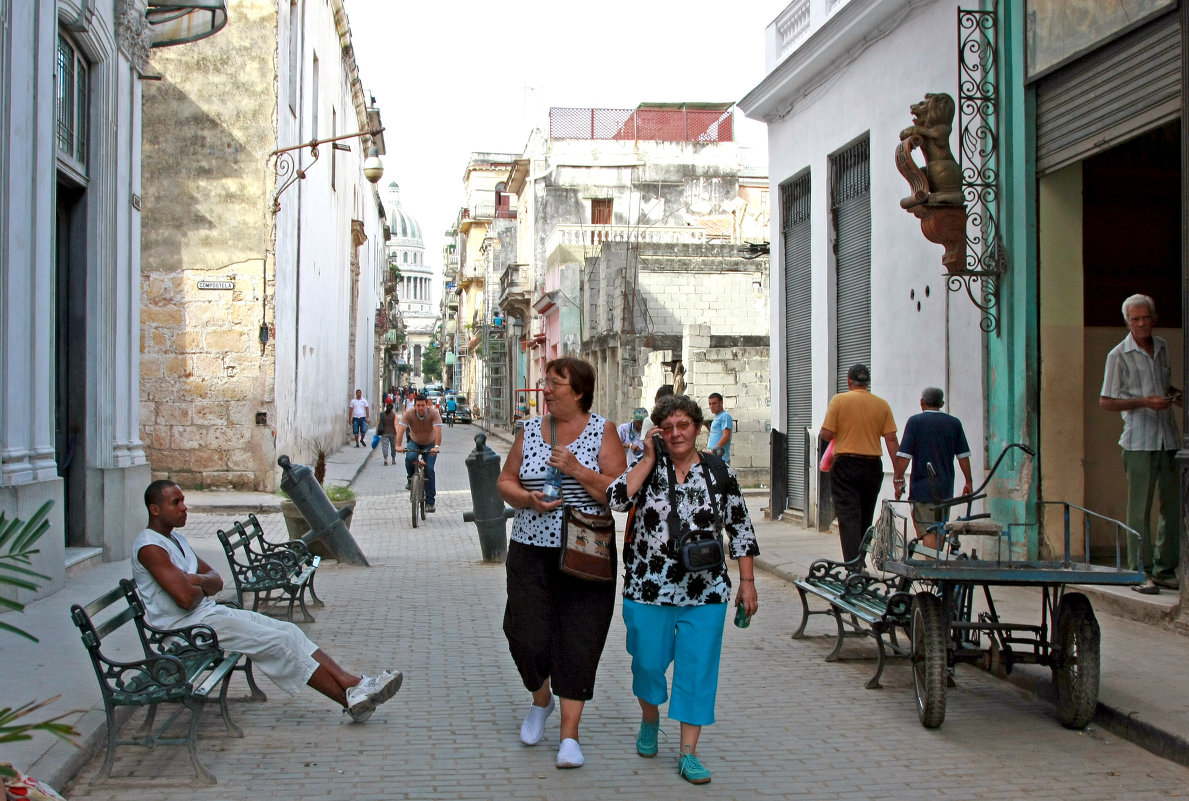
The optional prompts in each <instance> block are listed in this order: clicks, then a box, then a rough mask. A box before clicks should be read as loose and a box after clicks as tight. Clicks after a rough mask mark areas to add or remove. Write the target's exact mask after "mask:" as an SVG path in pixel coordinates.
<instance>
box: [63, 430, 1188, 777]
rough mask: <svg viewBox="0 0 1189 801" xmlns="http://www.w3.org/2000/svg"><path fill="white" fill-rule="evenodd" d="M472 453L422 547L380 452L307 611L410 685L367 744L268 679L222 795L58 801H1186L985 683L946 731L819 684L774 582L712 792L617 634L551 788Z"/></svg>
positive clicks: (450, 438) (121, 759) (217, 762)
mask: <svg viewBox="0 0 1189 801" xmlns="http://www.w3.org/2000/svg"><path fill="white" fill-rule="evenodd" d="M477 432H478V429H477V428H475V427H472V426H456V427H454V428H452V429H446V431H445V443H444V447H443V454H442V455H441V456H440V457H439V460H438V500H437V512H436V513H435V514H433V515H430V516H429V518H428V520H427V521H426V522H425V523H424V524H423V525H422V526H421V527H419V528H417V529H416V530H414V529H411V528H410V527H409V524H408V514H409V506H408V500H407V494H406V493H405V492H404V489H403V488H404V471H403V467H401V466H400V465H397V466H388V467H385V466H384V465H383V463H382V459H381V455H380V452H379V451H378V450H377V451H373V452H372V453H371V455H370V457H369V459H368V462H367V464H366V466H365V467H364V468H363V470H362V472H361V473H360V474H359V476H358V478H357V479H356V480H355V482H354V484H353V486H354V488H355V490H356V491H357V493H358V494H359V496H360V502H359V505H358V508H357V511H356V514H355V516H354V520H353V522H352V533H353V534H354V536H355V537H356V539H357V541H358V542H359V545H360V547H361V548H362V550H363V551H364V553H365V554H366V555H367V556H368V559H369V560H370V561H371V567H370V568H364V569H360V568H348V567H340V566H339V565H338V564H337V563H335V562H329V563H327V564H325V565H324V566H323V567H322V568H321V569H320V570H319V572H318V579H317V587H318V593H319V595H320V596H321V598H322V599H323V600H324V601H325V602H326V607H325V608H323V609H315V610H313V611H314V614H315V615H316V617H317V622H316V623H312V624H308V625H305V626H304V628H305V630H306V631H307V633H309V635H310V636H311V638H312V639H313V640H314V641H315V642H316V643H318V644H319V645H320V646H321V647H322V648H324V649H325V650H326V651H327V652H328V653H330V654H331V655H332V656H334V657H335V658H336V659H337V660H338V661H339V662H340V663H342V664H343V666H344V667H346V668H348V669H350V670H354V671H358V672H365V673H375V672H377V671H378V670H380V669H381V668H392V669H398V670H402V671H404V674H405V682H404V686H403V688H402V689H401V691H400V692H399V693H398V694H397V696H396V697H395V698H394V699H393V700H392V701H390V702H388V703H387V704H385V705H384V706H382V707H380V708H379V709H378V710H377V712H376V713H375V715H374V716H373V717H372V719H371V720H370V721H369V722H368V723H367V724H365V725H352V724H350V723H344V722H342V715H341V714H340V711H339V710H338V708H336V707H335V706H333V705H332V704H331V703H330V702H328V701H327V700H326V699H325V698H323V697H322V696H320V695H318V694H317V693H315V692H313V691H309V692H303V693H302V694H300V695H299V696H297V697H296V698H287V697H286V696H284V694H283V693H281V692H280V691H279V690H278V689H277V688H276V687H275V686H274V685H272V684H271V683H270V682H268V681H267V680H263V679H262V681H261V684H262V687H263V689H264V690H265V692H266V693H268V695H269V700H268V702H267V703H266V704H262V705H254V704H235V705H233V707H232V715H233V719H234V720H235V721H236V722H237V723H238V724H239V725H240V726H241V727H242V728H243V730H244V733H245V737H244V738H243V739H242V740H241V739H235V738H232V737H230V736H227V735H226V734H224V732H223V729H222V725H221V722H220V721H219V718H218V715H217V714H214V713H213V711H212V710H209V709H208V712H207V714H206V715H205V716H204V720H203V725H202V731H201V734H200V738H199V751H200V754H201V756H202V759H203V761H204V762H205V764H206V765H207V767H208V768H209V769H210V770H211V771H212V772H213V773H215V775H217V776H218V777H219V785H218V787H216V788H212V789H195V788H191V787H189V786H188V783H189V780H190V778H191V771H190V767H189V764H188V761H187V760H186V758H185V755H184V752H182V751H181V750H180V749H177V748H158V749H156V750H154V751H145V750H144V749H139V748H136V747H123V748H121V749H120V750H119V752H118V759H117V762H116V767H115V769H114V771H113V773H114V775H116V776H118V777H125V778H121V779H119V780H115V781H111V782H92V781H91V777H92V776H93V774H94V772H95V770H96V769H97V767H98V765H99V761H100V759H101V756H100V757H97V758H95V759H93V760H92V761H91V762H90V763H89V764H88V765H87V766H86V767H85V768H84V769H83V771H82V772H81V773H80V774H79V777H78V779H76V781H75V782H74V783H73V784H72V785H71V786H69V787H67V788H64V794H65V795H66V796H67V797H68V798H70V799H72V801H84V800H86V801H90V800H93V801H115V800H116V799H119V800H120V801H134V800H135V799H145V800H146V801H147V800H148V799H154V800H155V799H160V798H183V797H185V798H203V799H222V798H233V797H234V798H248V799H252V801H270V800H271V799H277V800H278V801H280V800H281V799H284V801H292V799H299V798H342V799H352V800H353V801H370V800H371V799H402V798H409V799H501V798H516V799H538V798H539V799H545V798H552V799H561V798H564V799H607V798H618V797H624V798H639V797H651V798H657V799H670V798H672V799H677V798H682V799H688V798H690V797H692V796H693V795H695V794H703V795H705V797H707V798H715V799H755V798H811V799H856V801H857V800H858V799H864V801H865V800H866V799H872V798H907V797H914V798H931V799H933V798H936V799H947V798H955V799H958V798H961V799H970V798H992V797H998V798H1006V799H1016V798H1025V797H1027V798H1045V799H1070V801H1074V799H1076V801H1092V800H1093V799H1102V801H1108V800H1111V801H1113V799H1119V798H1128V799H1135V798H1145V799H1149V798H1150V799H1155V798H1169V797H1173V796H1176V795H1184V794H1186V793H1189V769H1186V768H1183V767H1180V766H1178V765H1176V764H1174V763H1172V762H1168V761H1165V760H1162V759H1159V758H1158V757H1156V756H1153V755H1152V754H1150V753H1148V752H1146V751H1144V750H1141V749H1140V748H1138V747H1136V746H1134V745H1132V744H1130V743H1128V742H1125V741H1121V740H1119V739H1118V738H1116V737H1114V736H1110V735H1107V734H1106V733H1105V732H1102V731H1100V730H1098V729H1096V728H1094V727H1091V728H1090V729H1088V730H1087V731H1084V732H1074V731H1069V730H1066V729H1064V728H1062V727H1061V726H1060V724H1059V723H1058V722H1057V720H1056V717H1055V711H1054V710H1053V708H1052V707H1051V706H1050V705H1047V704H1044V703H1042V702H1038V701H1036V700H1034V699H1032V698H1031V697H1029V696H1027V695H1025V694H1024V693H1023V692H1021V691H1019V690H1017V689H1016V688H1014V687H1013V686H1011V685H1009V684H1008V683H1005V682H1001V681H998V680H996V679H994V678H991V677H989V676H987V675H985V674H982V673H980V672H978V671H976V670H973V669H968V668H962V669H960V670H959V673H958V682H959V685H960V687H961V691H960V692H957V693H954V694H953V695H952V696H951V701H950V704H949V709H948V713H947V717H946V721H945V724H944V726H942V727H941V728H940V729H937V730H932V731H930V730H926V729H924V728H922V727H921V726H920V724H919V723H918V721H917V717H916V711H915V708H914V702H913V697H912V692H911V678H910V675H909V671H908V667H907V665H906V663H904V662H903V661H897V662H893V663H891V665H890V666H889V668H888V670H887V671H886V672H885V674H884V679H883V683H884V689H882V690H874V691H871V690H865V689H863V683H864V681H865V680H866V678H867V677H868V676H869V674H870V668H871V662H870V661H868V660H855V661H851V662H845V661H844V662H839V663H836V664H826V663H824V662H823V661H822V658H823V656H824V655H825V653H826V651H827V650H828V647H827V638H826V637H824V636H820V637H814V638H810V639H808V640H803V641H793V640H792V639H790V637H789V634H790V633H791V631H792V630H793V629H794V628H795V625H796V623H797V621H798V620H799V616H800V606H799V602H798V600H797V595H796V592H795V591H794V589H793V588H792V586H791V585H790V584H788V583H786V582H785V581H783V580H781V579H778V578H775V577H773V576H771V575H767V574H764V573H762V572H760V573H759V574H758V578H757V581H758V585H759V586H758V589H759V595H760V603H761V610H760V613H759V615H758V616H757V617H756V618H755V620H754V621H753V623H752V625H751V627H750V628H749V629H746V630H740V629H736V628H734V627H733V626H730V625H728V626H727V631H726V636H725V642H724V650H723V661H722V678H721V683H720V689H719V695H718V705H717V714H718V723H717V724H716V725H714V726H712V727H709V728H707V729H706V730H705V732H704V733H703V736H702V740H701V744H700V747H699V752H700V755H701V756H702V759H703V761H704V762H705V764H706V765H707V767H709V768H710V769H711V770H712V771H713V774H714V776H713V782H712V784H710V785H709V786H708V787H705V788H702V789H697V788H693V787H691V786H690V785H688V784H686V783H685V782H684V781H682V780H681V779H680V778H679V777H678V775H677V767H676V764H677V763H676V752H677V742H678V741H677V736H676V733H677V729H678V727H677V724H676V723H675V722H673V721H669V720H667V719H662V726H661V727H662V729H663V730H664V731H666V732H668V736H667V738H666V737H662V739H661V753H660V755H659V756H658V758H656V759H641V758H639V757H637V756H636V754H635V749H634V738H635V733H636V725H637V722H638V719H639V708H638V706H637V705H636V702H635V699H634V698H633V696H632V694H631V673H630V668H629V660H628V656H627V653H626V651H625V649H624V627H623V623H622V620H621V619H620V618H619V617H618V615H617V616H616V618H615V620H614V622H613V624H612V629H611V634H610V636H609V638H608V642H607V647H606V650H605V652H604V656H603V661H602V665H601V669H600V674H599V684H598V686H597V688H596V695H595V698H594V700H593V701H592V702H591V703H589V704H588V705H587V707H586V712H585V716H584V718H583V722H582V729H581V735H582V746H583V751H584V753H585V756H586V765H585V766H584V767H583V768H581V769H580V770H570V771H559V770H557V769H556V768H555V767H554V758H555V754H556V747H555V745H554V744H555V743H556V741H557V737H558V719H559V715H556V714H555V715H554V716H552V717H551V718H550V720H549V722H548V725H547V727H546V734H545V739H544V740H543V741H542V743H541V744H540V745H538V746H536V747H533V748H526V747H524V746H522V745H521V744H520V742H519V740H518V739H517V732H518V728H519V725H520V721H521V717H522V716H523V713H524V711H525V709H526V708H527V705H528V701H529V695H528V693H527V692H526V691H525V690H524V688H523V687H521V686H520V681H519V678H518V676H517V673H516V670H515V667H514V665H513V663H512V660H511V657H510V656H509V655H508V651H507V647H506V644H505V640H504V636H503V633H502V631H501V622H502V614H503V605H504V571H503V567H502V565H492V564H484V563H483V562H482V561H481V560H480V552H479V545H478V539H477V536H476V534H475V528H474V526H473V525H471V524H465V523H463V521H462V513H463V512H465V511H467V510H469V509H470V506H471V504H470V494H469V492H468V490H467V478H466V469H465V466H464V464H463V459H464V458H465V456H466V455H467V453H468V452H469V451H470V449H471V448H472V447H473V441H472V437H473V435H474V434H475V433H477ZM491 444H492V445H493V446H494V447H496V448H497V449H499V450H502V449H503V446H502V444H501V443H498V442H493V443H491ZM501 455H502V454H501ZM752 511H753V514H754V515H757V516H758V515H759V511H758V510H757V509H753V510H752ZM228 522H230V521H229V520H227V519H223V518H218V517H215V516H212V515H197V514H195V515H191V518H190V523H189V525H188V526H187V528H186V534H187V535H188V536H189V537H190V539H191V541H192V542H193V544H194V545H195V548H196V550H198V552H199V554H200V555H201V556H203V558H205V559H206V560H207V561H208V562H210V563H211V564H212V565H214V566H215V567H216V568H218V569H219V570H220V572H222V573H223V576H224V578H225V580H226V581H227V582H228V583H230V577H229V575H228V574H227V572H226V559H225V557H224V556H223V553H222V551H221V549H220V547H219V544H218V541H217V539H216V538H215V536H214V535H215V530H216V529H217V528H218V527H220V526H221V525H225V524H226V523H228ZM262 522H263V524H264V526H265V530H266V532H267V533H268V535H269V537H270V538H271V539H280V538H282V537H283V533H284V524H283V522H282V520H281V518H280V516H279V515H269V516H267V517H265V518H263V519H262ZM763 545H764V543H763V538H762V533H761V538H760V547H761V549H762V548H763ZM811 630H814V629H813V628H811ZM825 630H826V629H825V628H824V627H822V626H820V625H819V626H818V627H817V628H816V631H817V632H818V633H819V634H824V633H825ZM79 681H92V677H90V676H79ZM662 714H663V710H662ZM130 728H131V724H130V725H129V726H127V727H126V729H125V730H126V731H128V730H130ZM130 776H131V777H133V780H132V781H130V780H129V779H128V778H127V777H130ZM60 789H61V788H60Z"/></svg>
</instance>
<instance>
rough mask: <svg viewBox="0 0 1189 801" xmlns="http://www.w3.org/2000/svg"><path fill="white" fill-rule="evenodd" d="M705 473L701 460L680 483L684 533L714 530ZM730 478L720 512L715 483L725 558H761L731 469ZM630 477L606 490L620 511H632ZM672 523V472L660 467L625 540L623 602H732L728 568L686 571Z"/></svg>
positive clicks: (678, 491)
mask: <svg viewBox="0 0 1189 801" xmlns="http://www.w3.org/2000/svg"><path fill="white" fill-rule="evenodd" d="M707 472H709V468H708V467H707V466H706V465H705V464H703V463H702V462H701V461H699V462H697V463H695V464H694V466H693V467H692V468H691V469H690V473H689V475H688V476H686V479H685V482H684V483H681V482H678V484H677V487H676V496H677V518H678V520H679V521H680V523H681V527H682V533H684V532H685V531H688V530H690V525H691V523H692V525H693V527H694V528H695V529H697V530H703V531H713V530H714V508H713V507H712V506H711V505H710V495H709V492H708V491H707V486H706V477H705V476H706V473H707ZM727 474H728V482H727V487H726V496H727V503H726V508H725V509H723V508H722V496H723V488H722V487H719V486H718V485H717V483H716V484H715V495H716V498H715V502H716V503H717V504H718V505H719V509H720V511H721V512H722V516H723V530H724V532H725V533H726V536H727V543H726V545H727V548H726V551H727V554H728V555H729V556H730V557H731V558H732V559H738V558H739V557H741V556H758V555H759V553H760V548H759V545H758V544H757V543H756V534H755V529H754V528H753V527H752V525H751V517H750V516H749V515H748V514H747V503H746V502H745V501H744V500H743V493H742V492H741V491H740V490H739V480H738V478H737V477H736V476H735V471H734V470H732V469H731V468H730V466H728V467H727ZM627 475H628V474H627V471H625V472H624V474H623V475H621V476H620V477H619V478H617V479H616V480H615V481H614V482H612V484H611V486H609V487H608V488H607V502H608V504H609V505H610V506H611V508H612V509H615V510H616V511H620V512H622V511H625V510H627V509H629V508H630V507H631V506H632V503H633V500H634V499H632V498H629V497H628V494H627ZM712 480H713V479H712ZM668 518H669V478H668V471H667V470H665V469H664V467H663V466H662V465H658V466H657V468H656V469H655V470H653V471H652V476H651V477H650V478H649V479H648V481H647V482H646V483H645V485H644V488H643V498H642V499H641V500H640V504H639V506H638V507H637V508H636V515H635V518H634V521H633V524H632V530H631V531H629V532H627V534H626V537H625V540H626V541H625V544H624V548H623V597H624V598H627V599H629V600H632V601H637V602H639V603H645V604H657V605H663V606H700V605H702V604H725V603H728V602H729V601H730V600H731V578H730V575H729V574H728V572H727V567H726V565H722V566H720V567H717V568H714V569H712V570H699V571H695V572H690V571H687V570H686V569H685V568H684V567H682V565H681V559H680V555H679V554H678V552H677V544H678V541H679V540H680V539H681V533H677V534H675V535H673V536H671V535H670V532H669V525H668Z"/></svg>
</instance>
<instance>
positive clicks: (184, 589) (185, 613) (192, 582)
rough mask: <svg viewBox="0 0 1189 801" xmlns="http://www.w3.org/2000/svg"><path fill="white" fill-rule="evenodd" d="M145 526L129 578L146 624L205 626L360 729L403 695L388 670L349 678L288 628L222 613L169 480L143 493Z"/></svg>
mask: <svg viewBox="0 0 1189 801" xmlns="http://www.w3.org/2000/svg"><path fill="white" fill-rule="evenodd" d="M144 502H145V506H146V507H147V508H148V510H149V526H148V528H146V529H145V530H144V531H142V532H140V534H138V535H137V536H136V539H135V540H134V541H133V543H132V577H133V578H134V579H135V580H136V587H137V589H138V590H139V592H140V596H141V598H142V599H143V601H144V605H145V611H146V615H145V616H146V618H147V619H148V622H149V624H150V625H152V626H154V627H155V628H161V629H176V628H182V627H185V626H193V625H195V624H198V623H202V624H204V625H207V626H210V627H211V628H212V629H213V630H214V632H215V634H216V635H217V636H218V638H219V646H220V647H222V648H224V649H226V650H229V651H239V652H241V653H243V654H245V655H247V656H248V657H250V658H251V659H252V661H253V662H254V663H255V665H256V666H257V667H259V668H260V670H261V671H263V672H264V675H266V676H268V677H269V678H270V679H272V681H273V682H274V683H275V684H276V685H277V686H278V687H280V688H281V689H282V690H284V691H285V692H286V693H288V694H289V695H296V694H297V692H298V690H300V689H301V687H302V685H303V684H304V685H309V686H310V687H313V688H314V689H315V690H317V691H318V692H320V693H322V694H323V695H325V696H326V697H327V698H329V699H331V700H332V701H334V702H335V703H337V704H339V705H340V706H342V707H343V710H344V712H343V714H345V715H349V716H350V718H351V720H353V721H354V722H356V723H363V722H364V721H365V720H367V719H368V718H369V717H371V714H372V712H373V711H374V710H375V708H376V707H377V706H378V705H380V704H382V703H384V702H385V701H387V700H388V699H389V698H391V697H392V696H393V695H395V694H396V691H397V690H399V689H400V685H401V681H402V680H403V678H404V677H403V676H402V675H401V673H399V672H395V673H394V672H391V671H388V670H385V671H384V672H383V673H381V674H380V675H379V676H370V677H369V676H356V675H354V674H353V673H348V672H347V671H346V670H343V668H341V667H339V665H338V664H337V663H336V662H335V661H334V660H333V659H331V658H330V657H329V656H328V655H327V654H326V653H325V652H324V651H322V649H321V648H319V647H318V646H317V645H315V644H314V643H313V642H312V641H311V640H310V639H309V638H308V637H306V635H305V633H304V632H303V631H302V630H301V629H299V628H298V627H297V626H295V625H294V624H292V623H288V622H285V621H280V620H273V619H272V618H269V617H266V616H264V615H261V614H259V613H257V612H249V611H247V610H244V609H234V608H229V607H226V606H219V605H218V604H216V603H215V600H214V598H212V597H211V596H213V595H216V594H217V593H219V592H220V591H221V590H222V589H223V579H222V578H221V577H220V576H219V574H218V572H216V571H215V569H214V568H213V567H211V566H210V565H209V564H207V563H206V562H205V561H203V560H202V559H200V558H199V557H198V555H197V554H195V553H194V549H193V548H191V547H190V543H189V542H187V540H186V538H185V536H183V535H182V534H181V533H180V532H177V531H175V530H174V529H178V528H182V527H183V526H185V525H186V514H187V513H186V498H185V495H183V494H182V490H181V488H180V487H179V486H178V485H177V484H174V483H173V482H172V481H166V480H159V481H154V482H153V483H152V484H149V486H148V489H146V490H145V494H144Z"/></svg>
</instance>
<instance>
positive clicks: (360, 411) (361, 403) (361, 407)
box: [351, 398, 368, 417]
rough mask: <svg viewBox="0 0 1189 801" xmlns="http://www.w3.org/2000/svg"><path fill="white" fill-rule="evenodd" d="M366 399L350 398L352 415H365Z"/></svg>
mask: <svg viewBox="0 0 1189 801" xmlns="http://www.w3.org/2000/svg"><path fill="white" fill-rule="evenodd" d="M367 408H368V407H367V399H366V398H352V399H351V416H352V417H367Z"/></svg>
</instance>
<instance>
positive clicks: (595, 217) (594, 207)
mask: <svg viewBox="0 0 1189 801" xmlns="http://www.w3.org/2000/svg"><path fill="white" fill-rule="evenodd" d="M590 224H591V225H610V224H611V198H609V197H608V198H595V199H593V200H591V201H590Z"/></svg>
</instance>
